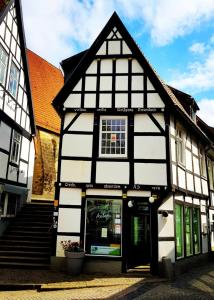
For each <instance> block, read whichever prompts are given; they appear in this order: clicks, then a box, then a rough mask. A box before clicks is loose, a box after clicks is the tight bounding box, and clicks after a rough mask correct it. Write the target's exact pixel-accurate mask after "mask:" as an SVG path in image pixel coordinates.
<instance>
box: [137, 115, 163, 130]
mask: <svg viewBox="0 0 214 300" xmlns="http://www.w3.org/2000/svg"><path fill="white" fill-rule="evenodd" d="M153 116H154V118H155V119H157V117H156V114H153ZM158 121H159V120H158ZM134 131H135V132H151V133H152V132H160V130H159V129H158V127H157V126H156V125H155V123H154V122H153V121H152V119H151V118H150V117H149V115H148V114H137V115H135V116H134Z"/></svg>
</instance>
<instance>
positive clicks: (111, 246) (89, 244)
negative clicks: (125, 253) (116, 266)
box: [85, 199, 122, 256]
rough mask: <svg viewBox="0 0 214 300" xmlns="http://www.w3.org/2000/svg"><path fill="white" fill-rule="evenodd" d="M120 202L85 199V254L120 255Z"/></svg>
mask: <svg viewBox="0 0 214 300" xmlns="http://www.w3.org/2000/svg"><path fill="white" fill-rule="evenodd" d="M121 215H122V201H121V200H116V199H115V200H114V199H113V200H110V199H87V201H86V244H85V245H86V252H87V253H88V254H92V255H108V256H120V255H121V226H122V225H121V224H122V222H121Z"/></svg>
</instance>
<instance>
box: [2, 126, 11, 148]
mask: <svg viewBox="0 0 214 300" xmlns="http://www.w3.org/2000/svg"><path fill="white" fill-rule="evenodd" d="M10 136H11V128H10V127H9V126H8V125H7V124H6V123H4V122H3V121H0V148H2V149H4V150H7V151H9V150H10Z"/></svg>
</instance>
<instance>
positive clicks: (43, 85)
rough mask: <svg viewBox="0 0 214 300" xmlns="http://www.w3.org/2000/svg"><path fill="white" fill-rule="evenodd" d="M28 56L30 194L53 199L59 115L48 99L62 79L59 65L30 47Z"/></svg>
mask: <svg viewBox="0 0 214 300" xmlns="http://www.w3.org/2000/svg"><path fill="white" fill-rule="evenodd" d="M27 58H28V64H29V74H30V83H31V90H32V98H33V104H34V113H35V123H36V133H37V134H36V139H35V152H36V153H35V164H34V175H33V194H32V198H33V199H39V200H42V199H43V200H44V199H46V200H54V192H55V186H54V184H55V181H56V176H57V165H58V149H59V133H60V117H59V116H58V114H57V113H56V111H55V110H54V108H53V106H52V104H51V103H52V101H53V99H54V97H55V96H56V94H57V93H58V92H59V90H60V89H61V87H62V86H63V83H64V79H63V75H62V72H61V71H60V70H59V69H58V68H56V67H55V66H53V65H52V64H50V63H49V62H47V61H46V60H45V59H43V58H42V57H40V56H39V55H37V54H36V53H34V52H33V51H31V50H27Z"/></svg>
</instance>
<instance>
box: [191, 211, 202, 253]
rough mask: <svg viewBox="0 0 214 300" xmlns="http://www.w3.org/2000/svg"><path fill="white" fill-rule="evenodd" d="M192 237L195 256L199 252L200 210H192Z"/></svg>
mask: <svg viewBox="0 0 214 300" xmlns="http://www.w3.org/2000/svg"><path fill="white" fill-rule="evenodd" d="M193 237H194V239H193V240H194V252H195V254H197V253H199V252H200V251H201V247H200V209H199V208H196V207H194V208H193Z"/></svg>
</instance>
